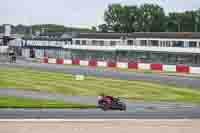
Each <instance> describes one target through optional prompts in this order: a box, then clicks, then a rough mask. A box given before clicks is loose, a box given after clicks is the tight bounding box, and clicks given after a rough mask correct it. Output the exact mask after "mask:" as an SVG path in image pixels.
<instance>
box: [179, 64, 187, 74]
mask: <svg viewBox="0 0 200 133" xmlns="http://www.w3.org/2000/svg"><path fill="white" fill-rule="evenodd" d="M176 72H178V73H189V72H190V67H188V66H183V65H177V66H176Z"/></svg>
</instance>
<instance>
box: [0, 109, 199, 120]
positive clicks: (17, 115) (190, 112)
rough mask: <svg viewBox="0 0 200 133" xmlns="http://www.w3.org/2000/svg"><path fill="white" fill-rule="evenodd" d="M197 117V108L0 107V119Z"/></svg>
mask: <svg viewBox="0 0 200 133" xmlns="http://www.w3.org/2000/svg"><path fill="white" fill-rule="evenodd" d="M25 118H26V119H57V118H61V119H199V118H200V110H199V108H193V109H190V108H186V109H174V110H173V109H155V110H151V109H150V110H144V109H139V108H138V109H135V110H131V111H126V112H124V111H106V112H104V111H102V110H100V109H94V110H92V109H90V110H62V109H41V110H37V109H35V110H34V109H0V119H25Z"/></svg>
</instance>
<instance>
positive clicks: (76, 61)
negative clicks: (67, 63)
mask: <svg viewBox="0 0 200 133" xmlns="http://www.w3.org/2000/svg"><path fill="white" fill-rule="evenodd" d="M72 64H73V65H80V60H79V59H72Z"/></svg>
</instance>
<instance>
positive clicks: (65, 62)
mask: <svg viewBox="0 0 200 133" xmlns="http://www.w3.org/2000/svg"><path fill="white" fill-rule="evenodd" d="M64 64H68V65H71V64H72V60H64Z"/></svg>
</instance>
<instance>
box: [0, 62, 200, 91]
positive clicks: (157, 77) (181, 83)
mask: <svg viewBox="0 0 200 133" xmlns="http://www.w3.org/2000/svg"><path fill="white" fill-rule="evenodd" d="M0 67H19V68H21V67H25V68H31V69H36V70H43V71H53V72H64V73H68V74H85V75H90V76H95V77H103V78H113V79H122V80H142V81H148V82H155V83H161V84H167V85H175V86H178V87H188V88H194V89H200V78H190V77H180V76H168V75H161V74H154V73H153V74H152V73H148V74H146V73H145V74H144V73H136V72H120V71H115V70H108V69H95V68H90V67H78V66H76V67H73V66H64V65H56V64H40V63H32V62H24V61H18V63H14V64H9V63H0Z"/></svg>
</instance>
